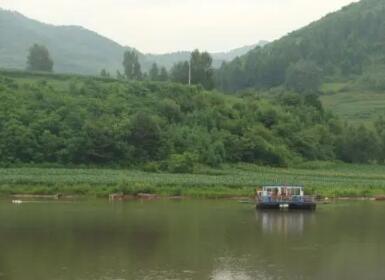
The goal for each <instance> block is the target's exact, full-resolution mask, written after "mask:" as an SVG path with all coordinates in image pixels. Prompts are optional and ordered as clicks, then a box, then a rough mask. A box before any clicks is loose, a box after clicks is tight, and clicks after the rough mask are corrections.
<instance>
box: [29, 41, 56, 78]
mask: <svg viewBox="0 0 385 280" xmlns="http://www.w3.org/2000/svg"><path fill="white" fill-rule="evenodd" d="M27 70H29V71H41V72H52V70H53V61H52V58H51V56H50V54H49V51H48V49H47V48H46V47H45V46H42V45H38V44H34V45H33V46H32V47H31V48H30V49H29V54H28V58H27Z"/></svg>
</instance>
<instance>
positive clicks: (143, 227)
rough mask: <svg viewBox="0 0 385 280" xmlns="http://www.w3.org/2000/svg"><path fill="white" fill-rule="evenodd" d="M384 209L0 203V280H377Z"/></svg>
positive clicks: (383, 270) (370, 205)
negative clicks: (264, 209)
mask: <svg viewBox="0 0 385 280" xmlns="http://www.w3.org/2000/svg"><path fill="white" fill-rule="evenodd" d="M384 221H385V203H381V202H341V203H336V204H330V205H321V206H319V207H318V209H317V211H315V212H274V211H273V212H271V211H270V212H259V211H256V210H255V209H254V206H253V205H251V204H241V203H239V202H237V201H151V202H150V201H147V202H140V201H135V202H126V203H122V202H114V203H109V202H105V201H79V202H60V201H59V202H49V201H47V202H34V203H24V204H20V205H13V204H11V203H10V202H9V201H1V202H0V279H11V280H13V279H15V280H24V279H36V280H54V279H68V280H77V279H79V280H98V279H103V280H104V279H106V280H112V279H115V280H118V279H119V280H122V279H127V280H131V279H134V280H135V279H144V280H158V279H159V280H160V279H162V280H163V279H170V280H171V279H172V280H187V279H191V280H205V279H212V280H251V279H261V280H262V279H263V280H265V279H266V280H268V279H290V280H292V279H294V280H295V279H298V280H300V279H301V280H302V279H320V280H321V279H322V280H324V279H329V280H330V279H350V280H352V279H353V280H354V279H357V280H358V279H359V280H362V279H370V280H373V279H381V280H383V279H385V222H384Z"/></svg>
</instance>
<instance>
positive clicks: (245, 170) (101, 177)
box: [0, 163, 385, 198]
mask: <svg viewBox="0 0 385 280" xmlns="http://www.w3.org/2000/svg"><path fill="white" fill-rule="evenodd" d="M265 184H303V185H305V187H306V191H307V193H308V194H312V195H315V194H319V195H323V196H329V197H335V196H351V197H357V196H360V197H361V196H374V195H380V194H385V167H384V166H375V165H373V166H372V165H348V164H336V163H307V164H305V165H303V166H298V167H297V168H290V169H277V168H268V167H259V166H255V165H236V166H226V167H224V168H223V169H203V168H202V169H201V170H200V171H199V170H198V171H197V172H196V174H166V173H146V172H142V171H135V170H121V169H120V170H118V169H63V168H55V169H53V168H6V169H0V194H2V195H11V194H55V193H63V194H75V195H86V196H98V197H106V196H108V194H110V193H115V192H123V193H125V194H137V193H150V194H158V195H164V196H170V195H172V196H176V195H183V196H189V197H197V198H223V197H234V196H252V195H253V194H254V193H255V188H256V187H257V186H261V185H265Z"/></svg>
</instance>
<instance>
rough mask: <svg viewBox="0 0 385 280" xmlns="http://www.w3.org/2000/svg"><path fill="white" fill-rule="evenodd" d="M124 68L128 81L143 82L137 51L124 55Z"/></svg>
mask: <svg viewBox="0 0 385 280" xmlns="http://www.w3.org/2000/svg"><path fill="white" fill-rule="evenodd" d="M123 68H124V73H125V74H126V77H127V79H129V80H141V79H142V78H143V75H142V70H141V66H140V63H139V57H138V53H137V52H136V51H135V50H131V51H126V52H125V53H124V56H123Z"/></svg>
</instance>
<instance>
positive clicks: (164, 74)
mask: <svg viewBox="0 0 385 280" xmlns="http://www.w3.org/2000/svg"><path fill="white" fill-rule="evenodd" d="M168 78H169V77H168V72H167V69H166V68H164V67H162V68H161V69H160V74H159V81H162V82H165V81H167V80H168Z"/></svg>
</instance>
